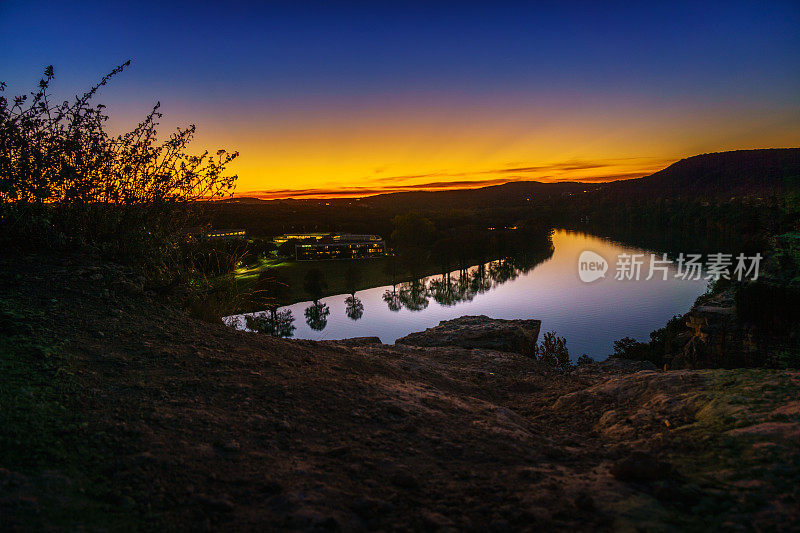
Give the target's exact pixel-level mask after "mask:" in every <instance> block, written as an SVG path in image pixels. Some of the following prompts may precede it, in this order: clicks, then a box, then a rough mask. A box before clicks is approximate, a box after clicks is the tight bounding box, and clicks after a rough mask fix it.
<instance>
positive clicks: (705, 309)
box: [666, 290, 758, 369]
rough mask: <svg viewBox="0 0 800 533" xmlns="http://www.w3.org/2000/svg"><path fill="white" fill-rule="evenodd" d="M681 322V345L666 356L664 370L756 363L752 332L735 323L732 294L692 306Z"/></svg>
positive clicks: (729, 366) (755, 347)
mask: <svg viewBox="0 0 800 533" xmlns="http://www.w3.org/2000/svg"><path fill="white" fill-rule="evenodd" d="M683 319H684V322H685V324H686V327H687V334H686V335H685V342H683V343H680V348H679V350H677V351H676V352H675V353H673V354H671V355H669V356H667V358H666V363H667V367H668V368H670V369H681V368H721V367H722V368H725V367H728V368H731V367H737V366H752V365H753V364H754V363H755V361H756V360H757V359H758V346H757V343H756V342H755V339H754V332H753V329H752V327H749V326H747V325H746V324H742V323H741V322H740V321H739V319H738V317H737V314H736V302H735V296H734V293H733V291H732V290H727V291H724V292H721V293H719V294H716V295H714V296H712V297H711V298H710V299H708V300H707V301H705V302H703V303H702V305H695V306H694V307H693V308H692V309H691V311H689V312H688V313H686V315H684V317H683Z"/></svg>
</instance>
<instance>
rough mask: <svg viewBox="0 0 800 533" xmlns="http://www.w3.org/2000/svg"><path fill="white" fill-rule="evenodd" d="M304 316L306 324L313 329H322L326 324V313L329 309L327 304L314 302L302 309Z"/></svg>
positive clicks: (329, 312) (327, 313)
mask: <svg viewBox="0 0 800 533" xmlns="http://www.w3.org/2000/svg"><path fill="white" fill-rule="evenodd" d="M304 314H305V316H306V324H308V327H310V328H311V329H313V330H314V331H322V330H323V329H325V326H327V325H328V315H329V314H331V310H330V309H329V308H328V304H324V303H320V302H314V303H313V304H311V305H310V306H308V307H307V308H306V310H305V311H304Z"/></svg>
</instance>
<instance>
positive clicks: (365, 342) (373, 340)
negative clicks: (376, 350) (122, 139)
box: [330, 337, 383, 346]
mask: <svg viewBox="0 0 800 533" xmlns="http://www.w3.org/2000/svg"><path fill="white" fill-rule="evenodd" d="M330 342H331V343H333V344H341V345H342V346H372V345H375V344H383V342H381V339H380V337H351V338H349V339H340V340H338V341H330Z"/></svg>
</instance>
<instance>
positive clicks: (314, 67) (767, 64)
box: [0, 0, 800, 96]
mask: <svg viewBox="0 0 800 533" xmlns="http://www.w3.org/2000/svg"><path fill="white" fill-rule="evenodd" d="M631 4H632V3H630V2H623V3H619V4H615V3H613V2H611V3H601V2H518V3H502V2H499V3H498V2H485V3H461V2H445V3H437V2H419V3H414V2H393V3H390V2H338V3H337V2H325V3H317V2H263V3H262V2H251V3H248V2H235V1H232V2H220V3H218V4H216V5H214V4H213V3H211V2H185V3H174V2H168V1H166V2H124V3H115V2H70V1H62V2H31V1H30V0H27V1H22V2H18V1H9V0H3V1H2V2H0V6H1V7H0V48H2V50H3V53H2V58H1V59H0V66H1V67H2V73H3V77H4V79H7V80H10V81H15V82H16V81H17V80H18V79H20V78H22V79H26V80H27V79H30V78H31V77H32V76H35V75H36V74H37V73H38V72H39V71H40V70H41V68H42V67H43V66H44V65H46V64H50V63H55V64H56V65H57V66H59V67H60V70H61V71H62V72H63V73H64V75H65V76H69V77H73V76H74V77H76V78H77V79H80V80H81V81H84V80H86V79H87V76H90V77H96V76H97V73H98V72H102V71H104V70H107V69H108V68H109V67H110V66H112V65H115V64H117V63H119V62H120V61H122V60H124V59H128V58H131V59H133V60H134V61H135V62H136V68H137V69H138V70H140V71H141V72H139V73H137V81H138V83H142V84H146V83H148V82H156V83H158V82H162V81H164V80H167V84H169V85H181V84H187V87H186V89H187V90H189V91H190V92H197V93H204V92H207V91H217V90H219V89H223V90H227V89H231V90H233V91H239V90H245V91H247V92H259V91H264V90H267V91H268V92H269V94H271V95H279V96H296V94H297V93H296V91H298V90H299V91H302V92H308V93H311V94H315V93H316V94H319V93H327V92H328V91H331V92H333V93H341V92H346V93H361V92H367V93H368V92H371V91H375V90H389V91H395V90H402V89H403V88H411V89H436V88H440V87H448V86H451V85H453V84H459V85H461V86H462V90H464V91H484V90H491V89H492V88H494V87H497V86H498V85H504V84H513V85H518V84H520V85H523V86H524V85H526V84H540V83H543V82H546V83H548V84H555V85H568V86H572V85H573V84H576V83H577V84H579V85H581V86H584V85H586V86H589V87H591V88H593V89H598V90H604V89H608V88H617V87H619V85H620V84H622V85H628V84H629V85H631V86H632V87H633V88H636V87H641V86H644V85H646V84H648V83H653V82H658V83H664V84H665V85H666V86H667V87H669V88H670V89H678V90H680V89H682V88H683V89H684V90H688V89H690V88H692V87H697V89H698V90H700V91H713V90H716V89H720V88H724V87H723V86H727V83H726V82H735V85H738V87H733V88H730V87H729V88H730V89H733V90H739V91H748V90H753V89H757V90H758V91H762V90H764V88H765V87H764V85H765V84H769V85H771V86H774V88H773V91H769V92H774V93H778V94H780V93H781V91H782V89H788V88H794V89H796V88H797V83H798V81H799V80H800V30H798V28H800V2H796V1H794V2H749V3H741V2H696V3H690V4H685V3H680V2H660V3H659V2H642V3H641V4H640V5H638V6H636V5H631ZM620 6H627V7H620ZM781 71H782V72H783V75H782V76H781ZM676 74H679V75H676ZM231 76H233V77H235V79H231ZM765 76H766V78H765ZM22 79H20V80H19V81H22ZM702 79H707V80H711V79H713V80H715V81H716V83H710V84H703V85H701V86H699V87H698V86H697V84H696V82H697V81H698V80H702ZM189 84H192V86H188V85H189Z"/></svg>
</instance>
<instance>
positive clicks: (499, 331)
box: [396, 315, 542, 355]
mask: <svg viewBox="0 0 800 533" xmlns="http://www.w3.org/2000/svg"><path fill="white" fill-rule="evenodd" d="M541 325H542V322H541V321H540V320H502V319H497V318H489V317H488V316H484V315H480V316H462V317H459V318H454V319H453V320H443V321H441V322H440V323H439V325H438V326H435V327H432V328H428V329H426V330H425V331H421V332H417V333H411V334H409V335H406V336H405V337H402V338H400V339H397V341H396V343H397V344H405V345H409V346H421V347H432V346H459V347H462V348H480V349H484V350H496V351H499V352H513V353H520V354H524V355H530V354H532V353H533V350H534V347H535V346H536V341H537V340H538V338H539V328H540V327H541Z"/></svg>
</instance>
